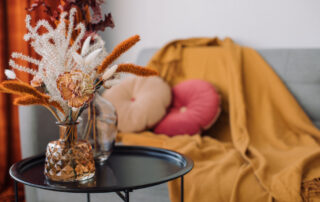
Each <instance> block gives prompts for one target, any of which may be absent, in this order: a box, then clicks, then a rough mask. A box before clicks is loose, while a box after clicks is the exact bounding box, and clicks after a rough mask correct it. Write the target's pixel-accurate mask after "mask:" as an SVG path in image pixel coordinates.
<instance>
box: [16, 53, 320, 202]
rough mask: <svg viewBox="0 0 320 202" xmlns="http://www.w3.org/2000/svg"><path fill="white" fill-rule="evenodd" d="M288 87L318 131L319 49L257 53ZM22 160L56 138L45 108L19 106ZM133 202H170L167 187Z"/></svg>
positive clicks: (143, 60) (40, 196)
mask: <svg viewBox="0 0 320 202" xmlns="http://www.w3.org/2000/svg"><path fill="white" fill-rule="evenodd" d="M258 51H259V53H260V54H261V55H262V56H263V57H264V58H265V60H266V61H267V62H268V63H269V64H270V65H271V66H272V67H273V69H274V70H275V72H276V73H277V74H278V75H279V76H280V78H281V79H282V80H283V81H284V83H285V84H286V85H287V87H288V88H289V90H290V91H291V92H292V93H293V95H294V96H295V97H296V99H297V100H298V102H299V103H300V104H301V106H302V108H303V109H304V110H305V112H306V113H307V114H308V115H309V117H310V118H311V120H312V121H313V123H314V124H315V125H316V126H317V127H318V128H320V103H319V101H320V49H273V50H271V49H265V50H258ZM155 52H156V49H153V48H152V49H145V50H143V51H142V52H141V53H140V54H139V56H138V59H137V64H139V65H146V64H147V62H148V60H149V59H150V58H151V56H152V55H153V54H154V53H155ZM19 115H20V120H24V121H20V131H21V147H22V157H23V158H25V157H29V156H32V155H36V154H40V153H43V152H44V151H45V147H46V144H47V143H48V142H49V141H51V140H54V139H57V138H58V135H57V134H58V128H57V127H56V125H55V124H54V119H53V118H52V117H51V114H49V113H48V112H47V111H46V109H43V108H41V107H37V106H34V107H33V106H32V107H20V108H19ZM25 190H26V199H27V202H59V201H61V202H62V201H63V202H64V201H78V202H81V201H86V195H85V194H72V193H61V192H52V191H46V190H39V189H35V188H32V187H27V186H26V188H25ZM131 197H132V198H131V199H132V200H131V201H133V202H135V201H137V202H148V201H152V202H166V201H169V197H168V189H167V185H166V184H163V185H158V186H155V187H151V188H147V189H142V190H136V191H134V192H133V193H132V194H131ZM91 201H93V202H98V201H113V202H117V201H119V202H121V200H120V199H119V198H118V196H117V195H116V194H113V193H106V194H92V195H91Z"/></svg>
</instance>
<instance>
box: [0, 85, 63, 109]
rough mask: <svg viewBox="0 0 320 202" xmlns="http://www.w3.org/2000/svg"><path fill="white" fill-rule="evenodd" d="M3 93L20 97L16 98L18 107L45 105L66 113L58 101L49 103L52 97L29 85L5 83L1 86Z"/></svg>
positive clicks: (0, 90)
mask: <svg viewBox="0 0 320 202" xmlns="http://www.w3.org/2000/svg"><path fill="white" fill-rule="evenodd" d="M0 92H1V93H9V94H14V95H19V97H18V98H15V100H14V104H16V105H43V106H45V107H50V106H53V107H55V108H56V109H58V110H59V111H60V112H62V113H64V111H63V109H62V107H61V106H60V104H59V103H57V102H56V101H49V99H50V97H49V96H48V95H46V94H43V93H41V92H40V91H38V90H37V89H36V88H34V87H32V86H31V85H29V84H27V83H23V82H20V81H14V80H10V81H3V82H2V83H1V84H0Z"/></svg>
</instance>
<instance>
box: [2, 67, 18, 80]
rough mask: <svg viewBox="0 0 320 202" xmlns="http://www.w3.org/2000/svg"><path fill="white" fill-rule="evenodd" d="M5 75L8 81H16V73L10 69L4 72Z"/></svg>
mask: <svg viewBox="0 0 320 202" xmlns="http://www.w3.org/2000/svg"><path fill="white" fill-rule="evenodd" d="M4 74H5V75H6V76H7V78H8V79H16V77H17V76H16V73H14V71H12V70H10V69H6V70H4Z"/></svg>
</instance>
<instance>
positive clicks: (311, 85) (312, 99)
mask: <svg viewBox="0 0 320 202" xmlns="http://www.w3.org/2000/svg"><path fill="white" fill-rule="evenodd" d="M156 51H157V48H149V49H144V50H142V51H141V52H140V54H139V55H138V59H137V64H139V65H143V66H144V65H146V64H147V63H148V61H149V60H150V59H151V57H152V56H153V55H154V54H155V52H156ZM258 52H259V53H260V55H261V56H262V57H263V58H264V59H265V60H266V61H267V62H268V63H269V65H270V66H271V67H272V68H273V69H274V71H275V72H276V73H277V74H278V75H279V77H280V78H281V79H282V81H283V82H284V83H285V85H286V86H287V87H288V89H289V90H290V91H291V93H292V94H293V95H294V97H295V98H296V99H297V100H298V102H299V103H300V105H301V107H302V108H303V109H304V110H305V112H306V113H307V114H308V115H309V117H310V118H311V120H312V121H313V123H314V124H315V125H316V126H317V127H318V128H320V102H319V101H320V49H259V50H258Z"/></svg>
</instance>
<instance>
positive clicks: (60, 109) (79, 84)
mask: <svg viewBox="0 0 320 202" xmlns="http://www.w3.org/2000/svg"><path fill="white" fill-rule="evenodd" d="M39 2H41V1H39ZM76 13H77V8H75V7H71V9H70V11H69V13H67V12H62V13H61V14H60V17H59V20H58V22H55V23H56V27H53V26H51V24H50V23H49V22H48V21H46V20H39V21H38V22H37V24H36V26H34V27H33V26H32V25H31V23H30V21H31V17H30V16H29V15H27V17H26V27H27V30H28V33H27V34H26V35H25V36H24V39H25V40H26V41H29V42H30V44H31V46H32V47H33V49H34V50H35V52H36V53H37V54H38V55H39V56H41V59H37V58H32V57H30V56H27V55H24V54H22V53H18V52H14V53H12V55H11V59H10V61H9V65H10V66H11V67H12V68H13V70H9V69H7V70H5V74H6V76H7V77H8V79H9V80H6V81H3V82H2V83H0V92H2V93H9V94H14V95H17V97H16V98H15V99H14V104H17V105H42V106H44V107H46V108H47V109H48V110H49V111H50V112H51V113H52V114H53V116H54V117H55V118H56V119H57V122H58V124H59V125H61V127H60V138H59V140H57V141H51V142H50V143H49V144H48V146H47V151H46V161H45V172H44V173H45V175H46V176H47V177H48V178H49V179H51V180H55V181H79V180H85V179H89V178H91V177H93V176H94V173H95V165H94V160H93V152H92V147H91V145H90V144H89V143H88V141H85V140H77V127H76V124H77V120H78V117H79V116H80V115H81V113H82V112H83V111H84V110H85V109H86V108H87V107H88V106H91V107H92V103H91V100H92V99H93V97H94V94H95V93H96V92H97V91H98V89H99V88H101V87H104V88H110V87H112V86H113V85H115V84H117V83H119V82H120V81H121V80H122V79H123V78H125V76H124V74H125V73H132V74H136V75H140V76H152V75H157V72H155V71H153V70H150V69H147V68H144V67H140V66H136V65H134V64H119V65H113V66H111V64H112V63H113V62H114V61H115V60H116V59H117V58H118V57H119V56H120V55H121V54H123V53H124V52H126V51H127V50H128V49H130V48H131V47H132V46H133V45H135V44H136V43H137V42H138V41H139V36H137V35H136V36H133V37H130V38H129V39H127V40H125V41H123V42H122V43H120V44H119V45H117V46H116V47H115V48H114V50H113V51H112V52H111V53H110V54H108V53H107V52H106V50H105V48H104V41H103V40H102V39H101V38H100V37H99V36H98V35H97V34H95V33H93V32H90V34H88V32H87V31H86V26H85V24H84V23H83V21H81V20H80V22H79V23H77V24H76V20H75V19H76V18H75V16H76ZM86 25H87V24H86ZM43 28H44V29H45V30H46V32H45V33H39V32H40V29H43ZM18 60H24V61H27V62H29V63H32V64H35V65H37V66H38V69H33V68H29V67H26V66H22V65H21V64H19V63H18ZM15 70H18V71H23V72H27V73H29V74H31V75H33V79H32V81H31V82H30V83H27V82H23V81H21V80H20V79H19V78H16V74H15V72H14V71H15ZM89 109H90V108H89ZM90 123H91V122H90Z"/></svg>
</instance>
